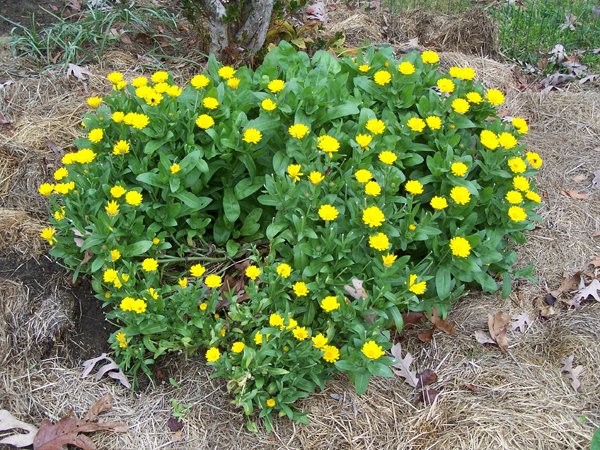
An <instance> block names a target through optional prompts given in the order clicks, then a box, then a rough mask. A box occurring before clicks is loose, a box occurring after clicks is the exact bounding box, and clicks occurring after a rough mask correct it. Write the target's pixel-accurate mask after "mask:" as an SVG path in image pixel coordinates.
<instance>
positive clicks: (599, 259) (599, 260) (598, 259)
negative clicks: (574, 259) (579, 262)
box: [590, 256, 600, 268]
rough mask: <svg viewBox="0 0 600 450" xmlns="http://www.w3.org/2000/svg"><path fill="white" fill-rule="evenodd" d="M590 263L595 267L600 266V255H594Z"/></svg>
mask: <svg viewBox="0 0 600 450" xmlns="http://www.w3.org/2000/svg"><path fill="white" fill-rule="evenodd" d="M590 264H591V265H592V266H594V267H596V268H597V267H600V256H594V257H593V258H592V259H591V260H590Z"/></svg>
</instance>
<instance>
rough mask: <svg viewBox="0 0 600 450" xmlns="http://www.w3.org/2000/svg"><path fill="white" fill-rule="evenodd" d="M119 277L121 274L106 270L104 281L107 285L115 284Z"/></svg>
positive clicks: (103, 276)
mask: <svg viewBox="0 0 600 450" xmlns="http://www.w3.org/2000/svg"><path fill="white" fill-rule="evenodd" d="M118 276H119V274H118V273H117V271H116V270H114V269H106V270H105V271H104V273H103V274H102V279H103V280H104V282H105V283H113V282H114V281H115V280H116V279H117V278H118Z"/></svg>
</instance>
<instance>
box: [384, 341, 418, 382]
mask: <svg viewBox="0 0 600 450" xmlns="http://www.w3.org/2000/svg"><path fill="white" fill-rule="evenodd" d="M390 352H391V353H392V356H393V357H394V358H396V360H397V361H398V362H397V363H394V364H392V370H393V371H394V373H395V374H396V375H398V376H399V377H402V378H404V380H405V381H406V383H407V384H408V385H410V386H412V387H417V384H418V382H419V379H418V378H417V372H416V371H415V370H412V369H411V368H410V365H411V364H412V362H413V359H414V358H413V356H412V355H411V354H410V353H406V356H405V357H404V358H403V357H402V347H401V346H400V344H394V345H393V346H392V348H391V350H390Z"/></svg>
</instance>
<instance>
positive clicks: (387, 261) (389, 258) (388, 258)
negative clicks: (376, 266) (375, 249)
mask: <svg viewBox="0 0 600 450" xmlns="http://www.w3.org/2000/svg"><path fill="white" fill-rule="evenodd" d="M397 258H398V257H397V256H396V255H394V254H392V253H388V254H387V255H381V260H382V261H383V265H384V266H385V267H392V264H394V262H395V261H396V259H397Z"/></svg>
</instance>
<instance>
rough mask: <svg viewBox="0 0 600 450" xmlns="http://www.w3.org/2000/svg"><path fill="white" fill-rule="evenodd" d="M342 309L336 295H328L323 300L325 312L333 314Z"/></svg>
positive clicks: (322, 304)
mask: <svg viewBox="0 0 600 450" xmlns="http://www.w3.org/2000/svg"><path fill="white" fill-rule="evenodd" d="M339 307H340V304H339V303H338V301H337V297H336V296H334V295H328V296H327V297H325V298H324V299H323V300H321V308H323V309H324V310H325V312H331V311H334V310H336V309H338V308H339Z"/></svg>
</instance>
